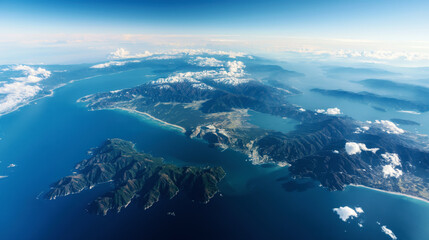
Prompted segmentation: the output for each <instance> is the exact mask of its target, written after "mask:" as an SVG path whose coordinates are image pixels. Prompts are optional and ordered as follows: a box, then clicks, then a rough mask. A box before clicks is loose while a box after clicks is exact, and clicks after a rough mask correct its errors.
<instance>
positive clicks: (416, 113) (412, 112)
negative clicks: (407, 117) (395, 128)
mask: <svg viewBox="0 0 429 240" xmlns="http://www.w3.org/2000/svg"><path fill="white" fill-rule="evenodd" d="M398 112H400V113H409V114H415V115H420V114H421V113H419V112H415V111H407V110H400V111H398Z"/></svg>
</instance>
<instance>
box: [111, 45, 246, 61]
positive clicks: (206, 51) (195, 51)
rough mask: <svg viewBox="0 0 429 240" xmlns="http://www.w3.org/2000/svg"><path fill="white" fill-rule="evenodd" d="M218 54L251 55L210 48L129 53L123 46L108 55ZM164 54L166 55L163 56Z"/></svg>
mask: <svg viewBox="0 0 429 240" xmlns="http://www.w3.org/2000/svg"><path fill="white" fill-rule="evenodd" d="M203 54H207V55H219V56H228V57H229V58H233V59H234V58H237V57H248V58H252V57H251V56H249V55H247V54H245V53H242V52H233V51H215V50H210V49H174V50H167V51H158V52H149V51H144V52H142V53H136V54H131V53H130V52H129V51H127V50H125V49H124V48H118V49H116V50H115V51H113V52H111V53H110V55H109V58H110V59H126V58H145V57H150V58H151V59H171V58H173V56H177V55H179V56H183V55H188V56H195V55H203ZM164 56H168V57H167V58H164Z"/></svg>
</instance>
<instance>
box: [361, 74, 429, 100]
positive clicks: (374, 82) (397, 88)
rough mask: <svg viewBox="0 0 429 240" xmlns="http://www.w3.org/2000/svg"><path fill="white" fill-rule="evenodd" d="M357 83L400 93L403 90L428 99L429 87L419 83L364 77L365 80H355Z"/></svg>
mask: <svg viewBox="0 0 429 240" xmlns="http://www.w3.org/2000/svg"><path fill="white" fill-rule="evenodd" d="M357 83H359V84H361V85H363V86H365V87H369V88H373V89H376V90H377V89H383V90H389V91H392V92H401V93H404V92H405V93H409V94H410V95H411V96H415V97H417V98H419V99H421V100H424V101H427V100H429V88H427V87H424V86H421V85H414V84H408V83H399V82H394V81H391V80H384V79H366V80H361V81H357Z"/></svg>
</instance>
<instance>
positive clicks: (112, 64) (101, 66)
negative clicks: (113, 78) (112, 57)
mask: <svg viewBox="0 0 429 240" xmlns="http://www.w3.org/2000/svg"><path fill="white" fill-rule="evenodd" d="M130 62H132V63H138V62H140V61H139V60H133V61H110V62H106V63H100V64H97V65H94V66H91V67H90V68H107V67H111V66H124V65H125V64H127V63H130Z"/></svg>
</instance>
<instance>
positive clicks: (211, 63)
mask: <svg viewBox="0 0 429 240" xmlns="http://www.w3.org/2000/svg"><path fill="white" fill-rule="evenodd" d="M188 63H189V64H194V65H197V66H200V67H223V61H220V60H217V59H216V58H213V57H211V58H208V57H196V58H194V59H191V60H189V61H188Z"/></svg>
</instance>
